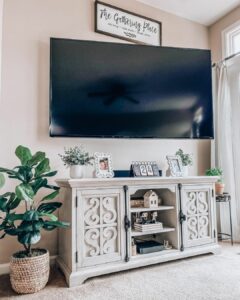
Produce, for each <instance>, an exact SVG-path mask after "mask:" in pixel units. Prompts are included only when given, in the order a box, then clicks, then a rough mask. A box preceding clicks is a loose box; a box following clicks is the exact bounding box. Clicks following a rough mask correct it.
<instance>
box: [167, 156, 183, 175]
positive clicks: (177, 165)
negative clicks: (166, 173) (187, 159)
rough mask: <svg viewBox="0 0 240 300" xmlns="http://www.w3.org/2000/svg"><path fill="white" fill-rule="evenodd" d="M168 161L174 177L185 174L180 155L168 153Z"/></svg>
mask: <svg viewBox="0 0 240 300" xmlns="http://www.w3.org/2000/svg"><path fill="white" fill-rule="evenodd" d="M167 161H168V165H169V169H170V174H171V176H173V177H182V176H183V167H182V160H181V158H180V156H178V155H172V156H171V155H168V156H167Z"/></svg>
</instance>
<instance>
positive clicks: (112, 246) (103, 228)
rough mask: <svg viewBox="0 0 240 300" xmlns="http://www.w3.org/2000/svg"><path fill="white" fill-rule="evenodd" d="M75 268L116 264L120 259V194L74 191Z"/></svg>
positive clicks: (100, 191)
mask: <svg viewBox="0 0 240 300" xmlns="http://www.w3.org/2000/svg"><path fill="white" fill-rule="evenodd" d="M78 203H79V204H78V209H77V228H78V230H77V244H78V245H77V249H78V266H79V267H87V266H93V265H98V264H104V263H107V262H113V261H119V260H121V259H122V257H123V251H122V235H123V221H122V220H123V214H122V210H123V207H122V205H123V204H124V200H123V191H122V190H121V189H103V190H101V189H98V190H84V191H81V190H79V191H78Z"/></svg>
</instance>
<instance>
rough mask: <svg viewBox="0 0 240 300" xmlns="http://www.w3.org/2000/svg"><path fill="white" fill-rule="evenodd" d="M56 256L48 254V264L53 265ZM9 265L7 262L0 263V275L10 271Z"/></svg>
mask: <svg viewBox="0 0 240 300" xmlns="http://www.w3.org/2000/svg"><path fill="white" fill-rule="evenodd" d="M56 258H57V255H52V256H50V265H51V266H53V265H55V263H56ZM9 265H10V264H9V263H6V264H0V275H4V274H9V273H10V269H9Z"/></svg>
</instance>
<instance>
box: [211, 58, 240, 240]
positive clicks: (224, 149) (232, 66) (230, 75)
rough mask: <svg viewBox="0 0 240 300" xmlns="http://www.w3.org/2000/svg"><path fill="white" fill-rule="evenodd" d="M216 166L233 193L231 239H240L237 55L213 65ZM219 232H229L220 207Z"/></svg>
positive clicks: (239, 65) (239, 72)
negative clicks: (232, 234)
mask: <svg viewBox="0 0 240 300" xmlns="http://www.w3.org/2000/svg"><path fill="white" fill-rule="evenodd" d="M215 78H216V83H215V90H216V97H215V165H216V166H219V167H221V168H222V169H223V172H224V182H225V184H226V191H228V192H229V193H230V194H231V196H232V202H231V203H232V217H233V233H234V240H235V241H240V57H239V56H238V57H235V58H232V59H231V60H229V61H227V62H224V63H219V64H218V65H217V66H216V67H215ZM220 216H221V231H222V232H229V213H228V208H227V207H226V206H225V205H222V206H221V210H220Z"/></svg>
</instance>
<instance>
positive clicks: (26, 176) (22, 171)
mask: <svg viewBox="0 0 240 300" xmlns="http://www.w3.org/2000/svg"><path fill="white" fill-rule="evenodd" d="M14 169H18V172H17V174H16V176H17V177H18V178H19V179H20V180H22V181H24V182H25V183H28V182H29V181H30V180H31V179H32V177H33V173H32V169H31V168H30V167H29V166H18V167H15V168H14Z"/></svg>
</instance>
